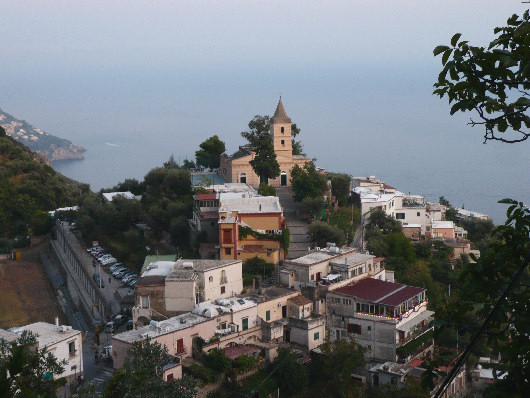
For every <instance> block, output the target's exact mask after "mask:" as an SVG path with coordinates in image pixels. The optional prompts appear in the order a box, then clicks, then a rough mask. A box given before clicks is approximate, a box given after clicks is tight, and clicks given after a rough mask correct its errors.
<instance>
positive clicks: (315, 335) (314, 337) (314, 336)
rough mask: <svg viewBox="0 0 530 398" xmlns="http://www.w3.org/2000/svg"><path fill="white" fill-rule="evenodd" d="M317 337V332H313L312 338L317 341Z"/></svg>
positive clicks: (318, 335)
mask: <svg viewBox="0 0 530 398" xmlns="http://www.w3.org/2000/svg"><path fill="white" fill-rule="evenodd" d="M319 337H320V334H319V332H315V334H314V335H313V340H315V341H317V340H318V338H319Z"/></svg>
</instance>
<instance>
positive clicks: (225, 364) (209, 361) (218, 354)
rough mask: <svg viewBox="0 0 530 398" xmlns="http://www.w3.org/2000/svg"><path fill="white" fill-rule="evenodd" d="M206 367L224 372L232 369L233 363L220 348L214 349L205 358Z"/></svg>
mask: <svg viewBox="0 0 530 398" xmlns="http://www.w3.org/2000/svg"><path fill="white" fill-rule="evenodd" d="M205 363H206V366H208V367H209V368H210V369H213V370H215V371H217V372H220V373H222V372H224V371H225V370H227V369H228V368H229V367H230V364H231V361H230V358H228V357H227V356H226V355H225V352H224V351H223V350H221V349H219V348H213V349H212V350H210V352H209V353H208V355H206V357H205Z"/></svg>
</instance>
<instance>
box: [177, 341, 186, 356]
mask: <svg viewBox="0 0 530 398" xmlns="http://www.w3.org/2000/svg"><path fill="white" fill-rule="evenodd" d="M175 345H176V346H177V354H182V353H184V339H177V341H176V344H175Z"/></svg>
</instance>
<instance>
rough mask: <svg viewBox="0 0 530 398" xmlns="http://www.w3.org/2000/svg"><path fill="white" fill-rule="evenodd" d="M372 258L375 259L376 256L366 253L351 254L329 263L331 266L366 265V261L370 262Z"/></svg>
mask: <svg viewBox="0 0 530 398" xmlns="http://www.w3.org/2000/svg"><path fill="white" fill-rule="evenodd" d="M372 258H375V256H372V255H371V254H364V253H352V254H349V255H348V256H346V257H343V258H341V259H340V260H339V259H337V260H333V261H330V262H329V263H330V264H331V265H339V266H340V265H355V264H359V263H364V262H365V261H368V260H370V259H372Z"/></svg>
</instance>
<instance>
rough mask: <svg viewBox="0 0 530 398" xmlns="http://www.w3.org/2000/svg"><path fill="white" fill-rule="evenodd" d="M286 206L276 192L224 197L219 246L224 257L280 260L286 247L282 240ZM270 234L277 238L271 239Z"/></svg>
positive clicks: (276, 261) (220, 218)
mask: <svg viewBox="0 0 530 398" xmlns="http://www.w3.org/2000/svg"><path fill="white" fill-rule="evenodd" d="M284 223H285V222H284V218H283V210H282V207H281V206H280V202H279V200H278V198H277V197H276V196H256V197H250V198H232V199H226V200H223V202H222V203H221V207H219V246H220V251H221V252H220V258H221V259H222V260H242V261H245V260H248V259H250V258H253V257H256V256H257V257H259V258H262V259H263V260H265V261H267V262H270V263H273V264H278V262H279V261H283V258H284V251H283V249H282V247H281V244H280V237H281V234H282V227H284ZM267 235H268V236H269V237H270V236H274V238H269V239H267Z"/></svg>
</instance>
